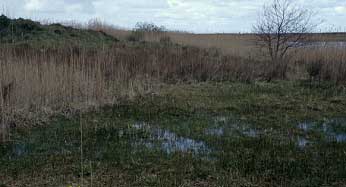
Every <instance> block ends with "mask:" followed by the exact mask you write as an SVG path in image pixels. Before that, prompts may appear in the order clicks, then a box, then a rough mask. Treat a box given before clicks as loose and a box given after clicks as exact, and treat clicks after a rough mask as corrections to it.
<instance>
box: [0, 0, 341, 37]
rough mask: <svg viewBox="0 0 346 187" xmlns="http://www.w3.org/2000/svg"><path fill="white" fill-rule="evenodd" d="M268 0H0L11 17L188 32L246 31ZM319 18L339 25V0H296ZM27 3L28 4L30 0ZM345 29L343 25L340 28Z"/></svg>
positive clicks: (329, 24)
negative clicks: (99, 21) (98, 20)
mask: <svg viewBox="0 0 346 187" xmlns="http://www.w3.org/2000/svg"><path fill="white" fill-rule="evenodd" d="M268 1H270V0H0V6H3V7H6V8H5V9H6V12H10V15H11V16H14V17H27V18H34V19H53V20H59V21H64V20H76V21H81V22H85V21H87V20H88V19H91V18H95V17H98V18H101V19H102V20H104V21H106V22H108V23H111V24H114V25H119V26H123V27H133V26H134V25H135V23H136V22H138V21H149V22H154V23H156V24H159V25H161V24H162V25H165V26H167V27H169V28H171V29H180V30H187V31H194V32H239V31H250V30H251V25H252V24H253V22H254V21H255V20H256V15H257V13H258V11H259V10H260V8H261V7H262V5H263V3H265V2H268ZM296 1H297V2H298V3H299V4H300V5H301V6H303V7H306V8H309V9H312V10H314V11H315V12H317V17H320V18H323V19H324V20H325V22H324V24H323V27H330V26H335V27H345V24H344V21H343V19H344V18H345V17H346V11H344V8H343V7H345V10H346V1H345V0H296ZM30 3H31V4H30ZM345 30H346V28H345Z"/></svg>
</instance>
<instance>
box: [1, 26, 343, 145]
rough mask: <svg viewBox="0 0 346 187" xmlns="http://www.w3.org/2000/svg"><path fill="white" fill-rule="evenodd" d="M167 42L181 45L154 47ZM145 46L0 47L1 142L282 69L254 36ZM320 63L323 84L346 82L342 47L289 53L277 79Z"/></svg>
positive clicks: (190, 37)
mask: <svg viewBox="0 0 346 187" xmlns="http://www.w3.org/2000/svg"><path fill="white" fill-rule="evenodd" d="M88 28H89V29H94V30H101V31H104V32H107V33H108V34H111V35H113V36H116V37H118V38H120V39H123V40H125V38H126V37H127V36H128V34H130V32H129V31H126V30H121V29H117V28H114V27H111V26H107V25H105V24H101V23H99V22H97V21H95V22H90V23H89V25H88ZM164 36H165V37H167V36H169V37H170V38H171V40H172V41H173V43H178V44H181V45H172V44H169V45H167V44H160V43H159V42H153V41H160V39H161V38H162V37H164ZM331 36H332V35H331ZM331 36H330V37H331ZM324 37H326V35H324ZM324 39H325V38H324ZM145 40H147V41H151V42H149V43H132V44H129V43H126V42H119V43H116V44H114V46H112V47H110V48H105V49H84V48H79V47H74V46H69V45H67V46H66V48H65V49H61V48H57V49H51V48H47V49H40V50H38V49H34V48H28V47H9V46H5V45H2V46H0V71H1V72H0V80H1V81H0V88H1V89H0V92H1V93H0V96H1V97H0V110H1V115H0V119H1V120H0V122H1V127H2V130H1V132H2V133H0V134H2V136H3V140H5V139H8V135H7V134H6V133H5V132H6V130H5V129H6V128H8V127H9V126H18V125H19V126H25V125H29V126H31V125H33V124H42V123H45V120H46V119H48V118H47V117H49V116H52V115H54V114H60V113H63V114H71V113H74V112H78V111H83V110H88V109H90V108H96V107H99V106H103V105H106V104H114V103H116V102H118V101H119V100H120V99H123V98H128V99H130V98H133V97H136V96H139V95H143V94H148V93H152V92H155V91H157V90H158V89H159V85H160V84H167V83H168V84H171V83H174V84H176V83H180V82H201V81H246V82H250V81H255V80H265V79H266V77H267V76H268V74H272V73H273V70H277V69H279V68H280V67H278V66H277V65H273V64H271V63H269V62H268V61H266V60H264V59H265V58H263V54H262V53H260V50H259V49H258V48H257V47H256V46H255V45H254V44H255V40H254V36H253V35H249V34H247V35H237V34H209V35H207V34H204V35H203V34H189V33H178V32H169V33H164V34H162V33H161V34H160V35H155V34H153V33H147V34H146V35H145ZM186 45H187V46H186ZM189 46H190V47H189ZM320 61H321V62H323V65H322V66H321V67H319V68H320V70H319V71H318V75H317V77H318V79H319V80H327V81H333V82H335V83H336V84H345V83H346V51H345V50H344V49H337V48H318V49H312V48H300V49H297V50H295V51H291V53H290V58H289V62H288V67H287V68H286V67H285V69H284V71H285V72H284V73H287V75H288V76H287V77H280V78H287V79H290V80H304V79H308V78H309V74H308V71H307V67H308V66H309V65H310V64H312V63H315V62H320ZM286 71H287V72H286Z"/></svg>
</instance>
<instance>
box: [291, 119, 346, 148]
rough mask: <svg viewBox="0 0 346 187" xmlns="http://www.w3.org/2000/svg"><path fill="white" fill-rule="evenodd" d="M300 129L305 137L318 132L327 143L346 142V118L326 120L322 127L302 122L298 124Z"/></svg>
mask: <svg viewBox="0 0 346 187" xmlns="http://www.w3.org/2000/svg"><path fill="white" fill-rule="evenodd" d="M298 129H301V130H302V131H303V132H304V133H305V136H306V134H308V133H313V132H318V133H321V134H322V135H323V136H324V137H325V138H326V140H327V141H330V142H337V143H343V142H346V118H334V119H329V120H325V121H324V122H323V123H322V124H320V125H319V124H318V123H315V122H302V123H299V124H298ZM298 144H299V143H298Z"/></svg>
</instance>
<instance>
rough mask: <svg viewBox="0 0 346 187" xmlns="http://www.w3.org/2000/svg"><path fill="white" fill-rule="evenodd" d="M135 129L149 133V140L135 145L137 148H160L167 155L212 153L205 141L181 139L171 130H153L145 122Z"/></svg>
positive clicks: (138, 124) (143, 140) (140, 141)
mask: <svg viewBox="0 0 346 187" xmlns="http://www.w3.org/2000/svg"><path fill="white" fill-rule="evenodd" d="M133 127H134V128H135V129H137V130H145V131H147V132H148V133H149V138H148V139H141V140H138V141H137V142H136V143H135V144H136V145H137V146H138V145H145V146H146V147H147V148H155V147H159V148H160V149H161V150H163V151H164V152H166V153H167V154H171V153H174V152H192V153H194V154H201V153H208V152H210V149H209V148H208V146H207V145H206V144H205V142H203V141H197V140H194V139H191V138H185V137H181V136H178V135H177V134H175V133H173V132H171V131H169V130H165V129H160V128H153V127H151V126H150V125H149V124H147V123H143V122H140V123H135V124H134V125H133Z"/></svg>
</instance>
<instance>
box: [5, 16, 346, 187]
mask: <svg viewBox="0 0 346 187" xmlns="http://www.w3.org/2000/svg"><path fill="white" fill-rule="evenodd" d="M0 37H1V38H0V41H1V45H0V88H1V89H0V96H1V97H0V112H1V114H0V123H1V133H0V135H1V140H0V142H1V143H0V186H6V187H7V186H68V185H72V186H77V185H81V186H345V185H346V167H345V166H346V159H345V158H346V87H345V85H346V50H345V46H344V42H345V41H346V39H345V38H346V34H345V33H315V34H312V33H305V34H304V38H305V37H306V38H308V40H307V41H304V42H305V43H304V47H301V45H299V46H298V45H297V46H294V47H292V48H290V49H289V50H287V52H285V55H284V56H285V58H284V59H283V58H282V59H275V61H276V63H273V58H272V57H271V56H268V55H267V54H266V52H265V51H263V48H261V47H260V46H258V45H256V44H257V43H258V40H257V39H256V35H254V34H192V33H184V32H172V31H168V30H167V29H165V28H164V27H159V26H156V25H154V24H147V23H139V24H138V25H137V26H136V28H135V29H134V30H133V31H126V30H119V29H116V28H113V27H112V26H108V25H105V24H104V23H102V22H100V21H98V20H92V21H90V22H89V24H88V25H72V26H63V25H61V24H43V23H39V22H33V21H31V20H25V19H10V18H8V17H6V16H1V17H0ZM297 42H298V41H297ZM288 44H289V43H288ZM298 44H299V43H298ZM306 44H309V45H306ZM281 65H283V66H281Z"/></svg>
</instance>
